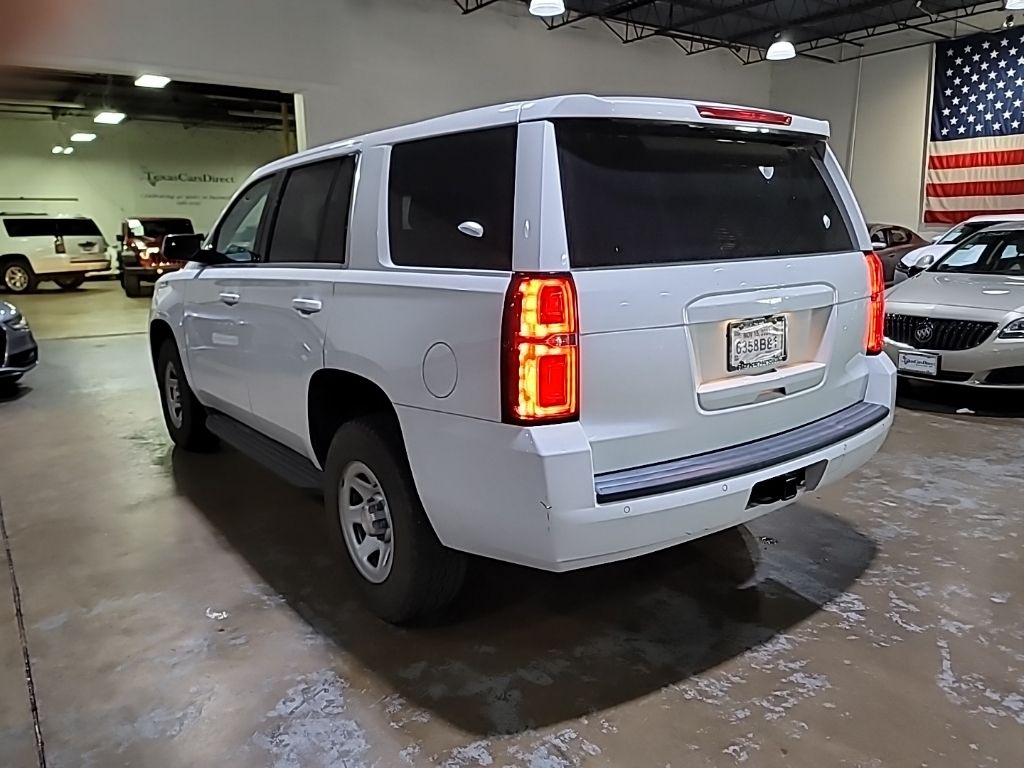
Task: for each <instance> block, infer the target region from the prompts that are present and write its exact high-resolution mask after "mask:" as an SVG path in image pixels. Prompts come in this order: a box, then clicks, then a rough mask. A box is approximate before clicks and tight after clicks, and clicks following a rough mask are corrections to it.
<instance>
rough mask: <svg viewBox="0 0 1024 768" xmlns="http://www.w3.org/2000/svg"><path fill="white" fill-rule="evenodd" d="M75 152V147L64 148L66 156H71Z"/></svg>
mask: <svg viewBox="0 0 1024 768" xmlns="http://www.w3.org/2000/svg"><path fill="white" fill-rule="evenodd" d="M74 151H75V148H74V147H64V154H65V155H70V154H71V153H72V152H74Z"/></svg>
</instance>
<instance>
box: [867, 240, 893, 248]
mask: <svg viewBox="0 0 1024 768" xmlns="http://www.w3.org/2000/svg"><path fill="white" fill-rule="evenodd" d="M871 247H872V248H874V249H875V250H876V251H881V250H884V249H886V248H888V247H889V246H887V245H886V244H885V243H883V242H882V241H881V240H875V241H873V242H872V243H871Z"/></svg>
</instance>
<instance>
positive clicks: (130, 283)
mask: <svg viewBox="0 0 1024 768" xmlns="http://www.w3.org/2000/svg"><path fill="white" fill-rule="evenodd" d="M122 285H124V295H125V296H127V297H128V298H131V299H137V298H138V297H139V296H141V295H142V286H141V285H140V284H139V278H138V276H137V275H125V276H124V281H123V283H122Z"/></svg>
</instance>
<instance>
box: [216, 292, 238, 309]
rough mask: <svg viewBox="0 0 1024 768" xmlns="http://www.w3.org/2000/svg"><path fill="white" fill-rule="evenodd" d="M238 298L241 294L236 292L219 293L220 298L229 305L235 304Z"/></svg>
mask: <svg viewBox="0 0 1024 768" xmlns="http://www.w3.org/2000/svg"><path fill="white" fill-rule="evenodd" d="M240 298H241V296H239V295H238V294H237V293H222V294H221V295H220V300H221V301H222V302H224V303H225V304H227V305H228V306H229V307H233V306H235V304H237V303H238V300H239V299H240Z"/></svg>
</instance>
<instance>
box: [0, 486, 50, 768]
mask: <svg viewBox="0 0 1024 768" xmlns="http://www.w3.org/2000/svg"><path fill="white" fill-rule="evenodd" d="M0 541H2V542H3V548H4V554H5V555H6V556H7V570H8V572H9V573H10V577H11V597H12V598H13V599H14V616H15V619H16V620H17V623H18V639H19V640H20V641H21V656H22V659H23V660H24V662H25V687H26V688H27V689H28V702H29V707H30V708H31V710H32V727H33V731H34V734H35V739H36V757H37V758H38V760H39V768H46V747H45V745H44V743H43V729H42V726H41V725H40V723H39V706H38V702H37V700H36V684H35V679H34V678H33V676H32V658H31V656H30V655H29V651H28V635H27V634H26V632H25V615H24V613H23V612H22V609H21V589H19V587H18V577H17V574H16V573H15V572H14V557H13V555H12V554H11V540H10V537H9V536H8V535H7V523H6V520H5V519H4V505H3V500H2V499H0Z"/></svg>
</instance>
